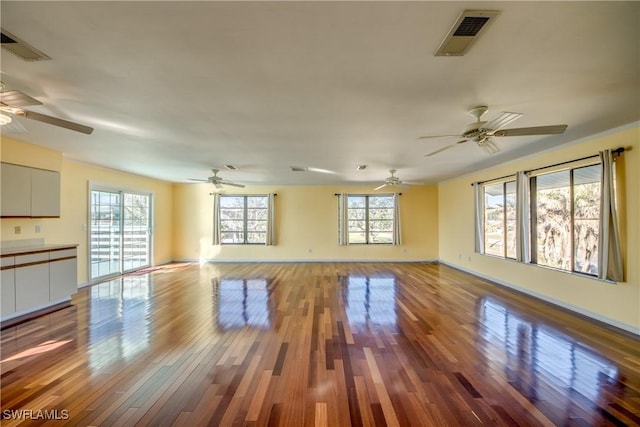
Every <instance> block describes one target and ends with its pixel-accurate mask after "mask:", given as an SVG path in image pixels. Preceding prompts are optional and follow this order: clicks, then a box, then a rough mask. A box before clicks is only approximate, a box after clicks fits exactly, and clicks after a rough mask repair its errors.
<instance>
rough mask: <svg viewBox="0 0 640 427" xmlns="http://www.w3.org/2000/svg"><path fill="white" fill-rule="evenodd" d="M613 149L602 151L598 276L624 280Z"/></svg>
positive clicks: (618, 280) (619, 280) (616, 280)
mask: <svg viewBox="0 0 640 427" xmlns="http://www.w3.org/2000/svg"><path fill="white" fill-rule="evenodd" d="M613 156H614V155H613V153H612V152H611V150H605V151H601V152H600V161H601V165H602V177H601V181H600V185H601V186H600V188H601V192H602V196H601V198H600V240H599V242H598V246H599V247H598V278H599V279H605V280H612V281H615V282H623V281H624V271H623V267H622V250H621V248H620V231H619V229H618V215H617V212H616V195H615V184H614V182H615V181H614V176H615V163H614V159H613Z"/></svg>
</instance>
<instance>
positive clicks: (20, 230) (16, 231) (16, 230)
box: [13, 225, 22, 234]
mask: <svg viewBox="0 0 640 427" xmlns="http://www.w3.org/2000/svg"><path fill="white" fill-rule="evenodd" d="M13 231H14V233H16V234H21V233H22V227H20V226H19V225H16V226H15V227H13Z"/></svg>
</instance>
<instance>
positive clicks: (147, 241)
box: [89, 187, 151, 282]
mask: <svg viewBox="0 0 640 427" xmlns="http://www.w3.org/2000/svg"><path fill="white" fill-rule="evenodd" d="M90 212H91V216H90V217H91V221H90V230H89V247H90V252H91V256H90V259H91V267H90V275H91V281H92V282H95V281H96V280H97V279H102V278H106V277H109V276H114V275H117V274H121V273H123V272H126V271H131V270H136V269H139V268H142V267H147V266H149V265H150V262H151V194H144V193H133V192H127V191H122V190H118V189H109V188H100V187H92V189H91V196H90Z"/></svg>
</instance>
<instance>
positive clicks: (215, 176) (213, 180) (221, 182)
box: [190, 169, 244, 188]
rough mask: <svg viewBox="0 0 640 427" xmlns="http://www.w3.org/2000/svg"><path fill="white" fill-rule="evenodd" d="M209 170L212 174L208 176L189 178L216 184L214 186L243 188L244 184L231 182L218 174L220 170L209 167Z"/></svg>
mask: <svg viewBox="0 0 640 427" xmlns="http://www.w3.org/2000/svg"><path fill="white" fill-rule="evenodd" d="M211 172H213V176H210V177H209V178H207V179H195V178H190V180H191V181H201V182H210V183H212V184H213V185H215V186H216V188H222V186H223V185H230V186H232V187H240V188H244V185H242V184H236V183H235V182H231V181H226V180H224V179H223V178H221V177H219V176H218V172H220V170H219V169H211Z"/></svg>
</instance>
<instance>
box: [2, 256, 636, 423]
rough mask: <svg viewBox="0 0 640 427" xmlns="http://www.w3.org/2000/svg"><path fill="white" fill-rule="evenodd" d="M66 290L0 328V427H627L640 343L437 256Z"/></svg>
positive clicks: (211, 270) (181, 274)
mask: <svg viewBox="0 0 640 427" xmlns="http://www.w3.org/2000/svg"><path fill="white" fill-rule="evenodd" d="M73 303H74V304H73V306H72V307H69V308H67V309H64V310H60V311H58V312H55V313H51V314H49V315H46V316H44V317H41V318H38V319H34V320H31V321H28V322H26V323H24V324H21V325H18V326H14V327H10V328H7V329H5V330H3V331H2V341H1V346H2V347H1V357H2V362H1V368H2V371H1V375H2V377H1V379H2V395H1V402H2V417H3V420H2V425H3V426H5V425H6V426H12V425H18V424H20V425H62V424H64V425H70V426H75V425H77V426H88V425H103V426H118V425H121V426H132V425H153V426H161V425H176V426H199V425H213V426H218V425H249V426H253V425H280V426H349V425H354V426H358V425H364V426H369V425H371V426H373V425H376V426H378V425H388V426H409V425H423V426H445V425H452V426H469V425H480V424H496V425H507V426H516V425H521V426H530V425H531V426H534V425H569V426H572V425H575V426H594V425H640V341H638V340H636V339H633V338H631V337H629V336H626V335H624V334H617V333H616V332H614V331H611V330H608V329H607V328H602V327H599V326H597V325H594V324H592V323H590V322H587V321H585V320H584V319H581V318H579V317H576V316H573V315H571V314H569V313H567V312H564V311H562V310H558V309H556V308H553V307H551V306H549V305H546V304H543V303H540V302H537V301H535V300H532V299H530V298H527V297H525V296H522V295H520V294H517V293H514V292H512V291H509V290H507V289H504V288H501V287H499V286H494V285H491V284H489V283H487V282H485V281H483V280H480V279H478V278H475V277H473V276H470V275H468V274H465V273H462V272H460V271H457V270H454V269H451V268H449V267H446V266H443V265H435V264H404V263H403V264H396V263H382V264H368V263H355V264H352V263H344V264H342V263H322V264H316V263H299V264H205V265H202V266H199V265H198V264H190V265H178V266H170V267H167V268H161V269H157V270H156V271H153V272H151V273H147V274H138V275H129V276H125V277H123V278H119V279H116V280H112V281H110V282H105V283H102V284H99V285H95V286H92V287H90V288H84V289H82V290H81V291H80V292H79V293H78V294H77V295H75V296H74V301H73ZM45 410H46V411H48V412H38V411H45ZM11 411H14V412H11ZM29 411H30V412H29ZM47 416H48V417H57V418H58V419H59V420H57V421H54V420H48V421H47V420H46V419H45V418H47Z"/></svg>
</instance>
